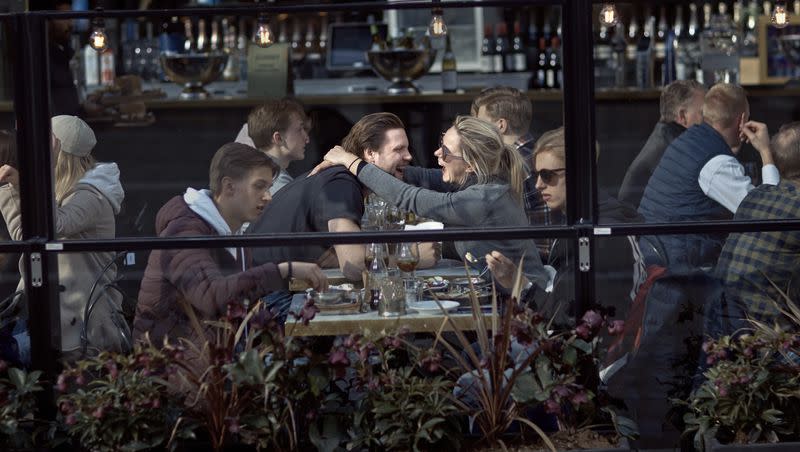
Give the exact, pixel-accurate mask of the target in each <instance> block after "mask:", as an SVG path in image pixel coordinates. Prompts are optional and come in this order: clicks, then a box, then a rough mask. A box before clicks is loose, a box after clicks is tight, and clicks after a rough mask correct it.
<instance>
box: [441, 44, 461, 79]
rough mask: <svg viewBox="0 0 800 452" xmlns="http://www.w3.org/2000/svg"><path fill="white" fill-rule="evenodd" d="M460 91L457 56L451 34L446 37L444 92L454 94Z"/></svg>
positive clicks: (443, 68) (443, 59)
mask: <svg viewBox="0 0 800 452" xmlns="http://www.w3.org/2000/svg"><path fill="white" fill-rule="evenodd" d="M456 90H458V71H457V70H456V55H455V53H453V47H452V46H451V44H450V33H448V34H447V35H446V36H445V47H444V56H443V57H442V91H444V92H446V93H454V92H456Z"/></svg>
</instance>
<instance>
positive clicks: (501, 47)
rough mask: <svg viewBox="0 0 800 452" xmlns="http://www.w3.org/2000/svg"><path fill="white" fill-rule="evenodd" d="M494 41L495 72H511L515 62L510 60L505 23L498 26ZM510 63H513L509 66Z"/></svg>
mask: <svg viewBox="0 0 800 452" xmlns="http://www.w3.org/2000/svg"><path fill="white" fill-rule="evenodd" d="M495 31H496V34H495V40H494V68H495V72H510V71H511V67H512V66H513V60H512V59H511V58H509V52H508V51H509V48H508V28H507V27H506V23H505V22H500V23H498V24H497V27H496V29H495ZM509 63H511V64H510V65H509Z"/></svg>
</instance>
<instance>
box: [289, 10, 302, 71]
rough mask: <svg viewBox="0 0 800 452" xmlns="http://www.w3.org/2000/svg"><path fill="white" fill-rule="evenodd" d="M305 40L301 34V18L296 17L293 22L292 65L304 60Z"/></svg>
mask: <svg viewBox="0 0 800 452" xmlns="http://www.w3.org/2000/svg"><path fill="white" fill-rule="evenodd" d="M303 50H304V47H303V41H302V38H301V34H300V19H297V18H295V19H294V22H293V23H292V50H291V60H292V65H293V66H297V65H299V64H300V62H302V61H303V58H304V57H305V52H304V51H303Z"/></svg>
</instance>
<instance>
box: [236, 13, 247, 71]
mask: <svg viewBox="0 0 800 452" xmlns="http://www.w3.org/2000/svg"><path fill="white" fill-rule="evenodd" d="M249 43H250V40H249V39H247V21H246V19H245V18H244V17H242V18H240V19H239V34H238V35H237V36H236V51H237V53H238V55H239V80H247V46H248V45H249Z"/></svg>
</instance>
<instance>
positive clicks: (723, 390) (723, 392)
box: [717, 386, 728, 397]
mask: <svg viewBox="0 0 800 452" xmlns="http://www.w3.org/2000/svg"><path fill="white" fill-rule="evenodd" d="M717 392H718V393H719V396H720V397H728V387H727V386H718V387H717Z"/></svg>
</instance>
